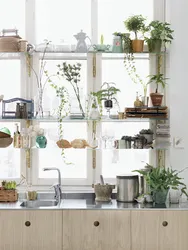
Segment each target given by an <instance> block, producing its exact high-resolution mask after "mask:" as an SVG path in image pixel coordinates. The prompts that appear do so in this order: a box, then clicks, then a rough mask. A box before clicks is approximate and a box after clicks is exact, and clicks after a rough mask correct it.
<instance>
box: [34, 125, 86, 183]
mask: <svg viewBox="0 0 188 250" xmlns="http://www.w3.org/2000/svg"><path fill="white" fill-rule="evenodd" d="M40 126H41V128H44V129H45V131H46V136H47V140H48V144H47V148H46V149H41V150H38V151H39V178H56V177H57V173H56V172H55V173H54V172H53V171H52V172H44V171H42V169H43V168H44V167H58V168H59V169H60V170H61V171H62V178H71V179H72V178H86V177H87V150H84V149H72V148H71V149H65V150H64V153H65V160H66V162H67V163H71V164H68V165H66V164H65V163H64V161H63V157H62V155H61V149H59V148H58V147H57V145H56V142H57V141H58V140H59V136H58V123H40ZM63 131H64V132H63V134H64V136H63V138H64V139H66V140H68V141H69V142H71V141H72V140H74V139H79V138H83V139H86V140H87V124H86V123H64V124H63Z"/></svg>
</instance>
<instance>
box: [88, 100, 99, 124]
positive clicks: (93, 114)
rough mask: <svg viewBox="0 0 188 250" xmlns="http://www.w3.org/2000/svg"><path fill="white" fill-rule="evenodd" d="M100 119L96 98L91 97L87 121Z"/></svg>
mask: <svg viewBox="0 0 188 250" xmlns="http://www.w3.org/2000/svg"><path fill="white" fill-rule="evenodd" d="M99 118H100V112H99V105H98V101H97V98H96V97H95V96H93V97H92V100H91V107H90V112H89V119H94V120H95V119H99Z"/></svg>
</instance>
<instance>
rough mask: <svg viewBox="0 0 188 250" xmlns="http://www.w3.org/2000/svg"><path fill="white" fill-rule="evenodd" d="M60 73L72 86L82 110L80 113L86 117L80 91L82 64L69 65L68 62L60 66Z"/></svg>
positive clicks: (58, 72) (58, 73)
mask: <svg viewBox="0 0 188 250" xmlns="http://www.w3.org/2000/svg"><path fill="white" fill-rule="evenodd" d="M57 67H58V71H57V75H58V76H62V77H64V78H65V79H66V80H67V81H68V82H69V83H70V84H71V86H72V88H73V90H74V93H75V95H76V98H77V101H78V105H79V108H80V112H81V113H82V116H83V117H84V116H85V113H84V109H83V107H82V103H81V99H80V89H79V82H80V77H81V75H80V71H81V64H80V63H76V64H73V65H71V64H67V63H66V62H63V63H62V64H61V65H60V64H58V65H57Z"/></svg>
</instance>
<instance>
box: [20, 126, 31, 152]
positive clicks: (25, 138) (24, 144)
mask: <svg viewBox="0 0 188 250" xmlns="http://www.w3.org/2000/svg"><path fill="white" fill-rule="evenodd" d="M29 147H30V137H29V133H28V130H27V128H23V129H22V131H21V148H29Z"/></svg>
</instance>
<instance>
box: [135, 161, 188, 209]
mask: <svg viewBox="0 0 188 250" xmlns="http://www.w3.org/2000/svg"><path fill="white" fill-rule="evenodd" d="M133 172H137V173H139V174H141V175H143V177H144V178H145V180H146V183H147V184H148V186H149V188H150V190H151V193H152V196H153V201H154V202H155V203H156V204H164V203H165V202H166V199H167V195H168V192H169V189H170V188H172V189H175V190H177V189H179V188H180V187H181V188H180V190H181V193H182V194H185V195H186V196H188V195H187V192H186V185H185V184H184V183H183V182H181V179H182V178H180V177H179V176H178V174H179V172H178V171H177V170H172V169H170V168H167V169H166V168H165V167H156V168H154V167H152V166H151V168H150V170H149V171H144V170H134V171H133Z"/></svg>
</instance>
